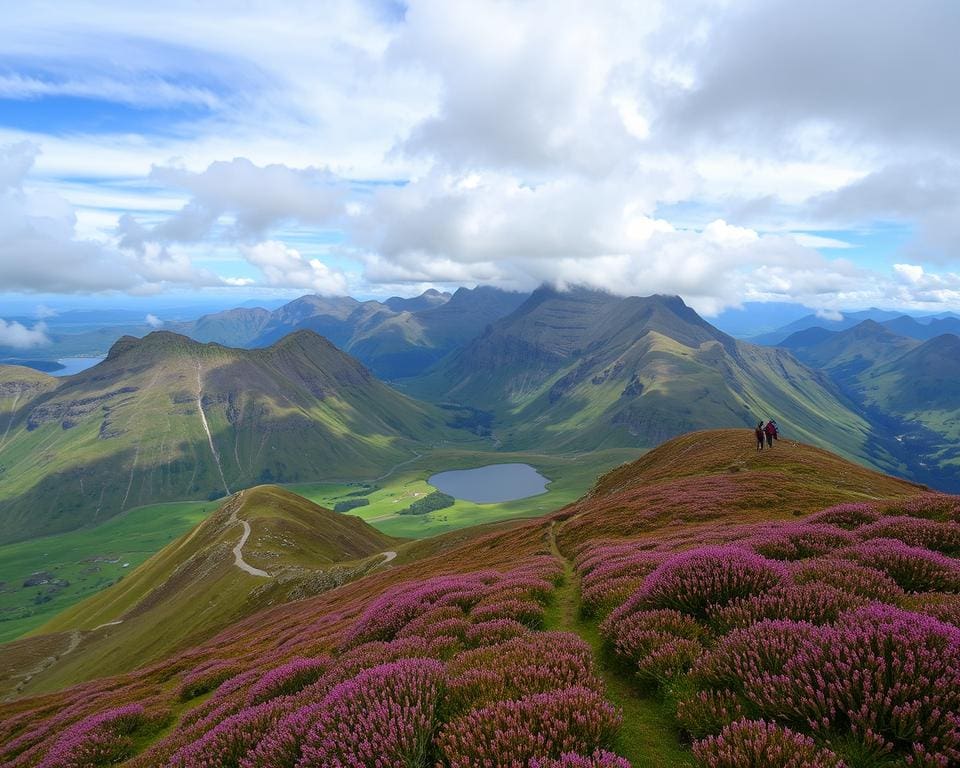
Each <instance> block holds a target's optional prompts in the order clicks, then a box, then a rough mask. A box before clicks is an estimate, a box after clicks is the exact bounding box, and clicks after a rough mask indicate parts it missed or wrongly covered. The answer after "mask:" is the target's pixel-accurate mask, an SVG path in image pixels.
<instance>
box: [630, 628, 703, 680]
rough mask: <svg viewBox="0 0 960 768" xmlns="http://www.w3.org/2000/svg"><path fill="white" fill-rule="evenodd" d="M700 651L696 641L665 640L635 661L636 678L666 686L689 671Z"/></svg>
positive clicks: (680, 638)
mask: <svg viewBox="0 0 960 768" xmlns="http://www.w3.org/2000/svg"><path fill="white" fill-rule="evenodd" d="M702 651H703V646H701V645H700V643H698V642H697V641H696V640H688V639H687V638H685V637H668V638H665V640H664V642H662V643H661V644H659V645H656V646H654V647H653V648H651V649H650V650H649V651H648V652H647V653H646V654H645V655H644V656H642V657H641V658H640V659H639V660H638V661H637V670H636V672H637V676H638V677H639V678H640V679H641V680H643V681H644V682H648V683H653V684H656V685H666V684H667V683H669V682H671V681H672V680H674V679H676V678H678V677H680V676H681V675H682V674H684V673H685V672H686V671H687V670H688V669H690V667H691V666H693V663H694V661H696V660H697V657H699V656H700V653H701V652H702Z"/></svg>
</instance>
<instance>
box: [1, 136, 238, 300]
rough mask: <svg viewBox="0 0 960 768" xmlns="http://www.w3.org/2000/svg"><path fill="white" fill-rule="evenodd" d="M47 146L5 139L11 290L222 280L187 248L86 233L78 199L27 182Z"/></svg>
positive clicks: (4, 221)
mask: <svg viewBox="0 0 960 768" xmlns="http://www.w3.org/2000/svg"><path fill="white" fill-rule="evenodd" d="M38 154H39V148H38V147H37V146H36V145H34V144H31V143H27V142H21V143H18V144H13V145H9V146H5V147H4V146H0V285H2V286H3V287H4V289H5V290H9V291H25V292H30V293H39V292H50V293H77V292H100V291H110V290H115V291H130V292H140V293H143V292H151V291H154V292H155V291H159V290H162V288H163V287H164V286H165V285H168V284H181V285H193V286H209V285H222V284H223V282H222V280H220V278H219V277H217V276H216V275H214V274H213V273H211V272H210V271H209V270H203V269H197V268H195V267H194V265H193V263H192V261H191V260H190V259H189V258H188V257H187V256H186V255H185V254H182V253H175V252H171V251H170V250H169V249H167V248H166V247H163V246H157V245H153V244H145V245H144V247H142V248H141V249H139V251H138V252H134V253H131V252H129V251H127V252H125V251H121V250H119V249H117V248H115V247H113V246H111V245H109V244H105V243H102V242H98V241H93V240H85V239H82V238H80V237H79V236H78V234H77V230H76V223H77V217H76V214H75V212H74V209H73V206H72V205H70V203H69V202H68V201H67V200H65V199H64V198H63V197H61V196H59V195H57V194H54V193H51V192H49V191H37V190H34V189H31V188H29V187H28V186H27V185H26V183H25V182H26V177H27V174H28V173H29V171H30V170H31V169H32V168H33V165H34V162H35V160H36V158H37V156H38Z"/></svg>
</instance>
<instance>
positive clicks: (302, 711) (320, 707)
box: [240, 701, 325, 768]
mask: <svg viewBox="0 0 960 768" xmlns="http://www.w3.org/2000/svg"><path fill="white" fill-rule="evenodd" d="M324 711H325V704H324V703H323V702H322V701H321V702H318V703H314V704H308V705H306V706H302V707H300V708H299V709H296V710H294V711H293V712H290V713H289V714H287V715H285V716H284V717H282V718H280V719H279V720H278V721H277V722H276V723H275V724H274V726H273V727H272V728H271V729H270V730H268V731H267V732H266V733H265V734H264V735H263V737H262V738H261V739H260V740H259V741H258V742H257V743H256V744H255V745H254V747H253V749H251V750H250V751H248V752H247V753H246V755H244V757H242V758H241V759H240V768H290V767H291V766H294V765H296V763H297V761H298V760H299V759H300V753H301V750H302V749H303V743H304V741H305V740H306V738H307V734H308V733H309V732H310V729H311V728H313V726H314V724H315V723H316V722H317V719H318V718H319V717H320V715H321V714H322V713H323V712H324Z"/></svg>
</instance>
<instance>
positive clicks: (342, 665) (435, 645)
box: [330, 637, 460, 683]
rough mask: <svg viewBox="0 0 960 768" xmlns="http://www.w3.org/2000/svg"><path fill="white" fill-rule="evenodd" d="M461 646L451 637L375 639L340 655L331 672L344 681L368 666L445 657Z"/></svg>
mask: <svg viewBox="0 0 960 768" xmlns="http://www.w3.org/2000/svg"><path fill="white" fill-rule="evenodd" d="M459 650H460V646H459V643H456V641H450V640H449V639H446V640H445V639H443V638H440V639H437V640H434V641H431V642H426V641H424V639H423V638H421V637H402V638H398V639H396V640H392V641H390V642H389V643H385V642H383V641H374V642H370V643H364V644H363V645H358V646H357V647H355V648H351V649H350V650H349V651H347V652H346V653H344V654H343V655H342V656H340V657H339V659H337V664H336V665H335V666H334V667H333V668H331V670H330V674H331V676H332V677H333V678H334V679H335V681H336V682H337V683H340V682H344V681H346V680H349V679H350V678H352V677H354V676H355V675H357V674H359V673H360V672H362V671H363V670H365V669H371V668H372V667H378V666H380V665H381V664H388V663H389V662H391V661H399V660H401V659H423V658H431V659H442V658H446V657H448V656H452V655H453V654H454V653H456V652H457V651H459Z"/></svg>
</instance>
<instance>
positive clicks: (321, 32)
mask: <svg viewBox="0 0 960 768" xmlns="http://www.w3.org/2000/svg"><path fill="white" fill-rule="evenodd" d="M96 5H97V6H98V13H96V14H92V13H91V12H90V9H91V8H92V7H93V6H90V5H84V3H83V2H82V1H81V2H80V3H71V4H70V7H69V8H65V9H64V10H63V13H62V14H57V15H56V17H55V18H53V19H50V20H48V21H46V22H45V24H44V25H38V24H36V22H35V17H33V16H31V15H30V13H29V12H26V11H22V12H13V11H12V12H11V13H10V14H9V17H10V18H8V19H5V22H6V23H7V25H8V28H9V31H10V34H8V35H7V36H5V38H4V42H3V43H2V44H0V47H2V48H3V51H2V52H3V53H4V54H5V55H8V56H10V57H13V58H12V59H11V60H12V61H16V60H17V59H16V57H17V56H26V55H29V56H31V57H33V58H31V61H33V60H34V59H36V60H37V62H38V63H37V65H36V67H35V68H34V69H29V68H26V67H24V68H23V69H24V71H22V72H18V71H17V68H16V66H15V65H14V66H12V67H10V68H8V71H7V72H6V73H5V74H3V75H0V95H2V94H7V95H8V96H10V97H12V98H44V97H48V96H56V95H80V96H83V95H90V96H91V97H92V98H102V99H104V100H106V101H109V102H111V103H113V104H122V105H131V104H133V105H136V106H152V107H159V108H171V109H177V108H180V107H182V108H183V109H184V111H190V110H201V111H204V113H205V117H204V118H203V119H202V120H199V121H194V122H191V121H190V120H184V121H180V120H179V118H180V117H181V115H180V114H179V113H178V114H177V115H176V117H177V118H178V119H177V120H171V121H170V122H169V123H168V122H165V123H164V125H165V127H166V126H173V127H172V128H171V129H170V130H164V131H153V132H151V131H149V130H147V131H144V133H143V134H139V135H138V134H137V133H136V129H133V130H131V132H130V133H129V134H125V135H104V136H79V135H70V136H68V137H64V136H61V135H58V136H49V137H47V138H46V139H45V145H44V148H45V150H47V151H48V152H49V154H47V155H45V158H46V160H47V163H46V169H45V172H46V173H47V174H48V179H47V181H48V182H49V185H48V186H47V187H46V189H47V190H50V189H56V188H57V184H58V182H57V181H56V180H55V179H53V180H51V179H52V177H53V176H56V175H57V174H59V175H60V176H61V177H67V176H69V177H71V178H73V179H76V178H83V177H91V176H93V177H96V176H98V175H99V176H102V177H104V178H106V177H109V178H108V179H107V180H106V182H104V184H105V185H106V186H107V187H108V189H109V192H104V191H103V188H102V185H101V187H98V189H97V192H96V193H91V188H90V185H87V184H85V183H82V182H76V183H75V182H69V183H68V182H63V185H64V186H65V187H66V188H67V189H69V191H70V195H71V199H74V200H85V201H86V202H85V203H83V204H85V205H87V206H88V209H87V210H86V212H85V215H86V216H87V218H85V219H81V224H84V226H82V227H80V229H79V231H80V232H84V233H86V232H90V231H93V230H94V228H93V227H90V228H88V227H87V224H88V223H89V222H90V221H91V220H92V218H91V217H93V216H98V217H104V218H99V219H97V221H98V222H102V221H104V220H109V221H110V223H109V224H101V223H98V224H97V228H99V230H100V232H102V233H104V234H105V236H104V237H103V238H102V242H91V241H87V240H85V239H83V238H82V237H80V236H79V235H78V227H77V225H76V221H75V214H74V209H73V207H72V206H70V205H68V204H67V203H66V202H65V200H64V195H63V194H60V195H52V194H50V192H49V191H47V192H46V193H44V194H41V193H40V192H39V191H37V189H33V190H24V189H23V185H22V180H23V179H24V178H25V175H26V174H27V173H28V172H29V170H30V168H31V167H32V166H33V162H34V157H35V154H36V152H35V148H33V149H31V148H29V147H28V148H27V149H26V150H21V151H19V152H12V151H11V152H0V195H2V197H0V260H2V261H0V283H2V284H3V285H4V286H6V285H8V284H9V285H11V286H12V287H13V289H14V290H18V289H19V290H42V289H49V290H62V291H71V290H103V289H104V288H108V289H110V288H112V289H117V290H126V291H135V292H146V291H151V290H152V291H157V290H163V289H164V287H165V286H169V285H191V286H208V285H217V286H247V285H251V284H252V283H253V282H254V281H253V279H252V278H250V277H248V276H246V275H247V271H246V270H247V264H246V263H239V262H240V259H243V261H245V262H247V263H249V264H252V265H253V266H254V267H256V268H257V269H258V271H259V273H260V275H259V276H258V279H257V281H256V282H257V283H258V284H263V285H266V286H274V287H291V288H293V287H296V288H302V289H307V290H321V291H324V292H332V293H342V292H344V291H345V290H346V289H347V287H348V285H347V280H346V277H345V275H344V273H343V272H342V271H341V270H339V269H335V268H331V267H330V266H328V265H326V264H324V262H323V261H322V260H318V259H312V258H311V257H310V256H309V254H311V253H313V252H314V247H315V246H314V245H313V244H309V245H303V246H300V245H298V247H299V248H300V251H297V250H293V249H292V248H289V247H288V246H287V245H285V244H284V242H294V239H293V238H295V242H296V243H298V244H300V243H311V239H312V240H313V243H317V244H319V243H320V242H322V243H323V244H324V245H323V248H330V247H331V246H330V243H331V242H334V243H336V245H335V246H333V247H334V248H335V249H336V250H335V253H336V255H337V257H338V258H339V259H344V258H350V257H352V258H354V259H356V261H357V262H358V263H359V265H360V266H361V267H362V269H363V276H364V278H365V281H366V282H365V283H364V284H363V285H362V286H359V287H361V289H362V290H364V291H373V292H376V291H377V290H378V288H379V287H380V286H385V285H390V286H396V285H398V284H407V285H411V286H413V285H416V286H419V285H421V284H423V283H432V282H442V283H448V284H449V283H454V284H456V283H478V282H481V283H495V284H498V285H501V286H505V287H516V288H529V287H533V286H534V285H536V284H538V283H540V282H542V281H544V280H546V281H549V282H553V283H555V284H557V285H567V284H573V283H577V284H583V283H585V284H588V285H593V286H595V287H599V288H604V289H610V290H614V291H617V292H621V293H622V292H630V293H650V292H653V291H661V292H670V293H681V294H682V295H684V297H685V298H687V299H689V300H690V301H691V303H693V304H694V305H695V306H696V307H698V308H699V309H701V310H703V311H710V310H716V309H717V308H721V307H723V306H728V305H731V304H737V303H739V302H741V301H743V300H750V299H752V300H776V301H781V300H802V301H804V302H805V303H807V304H809V305H810V306H812V307H818V308H821V309H822V310H823V311H826V312H832V311H835V310H836V309H837V308H838V307H843V306H844V302H846V305H847V306H851V307H852V306H861V305H864V304H868V303H880V304H886V305H894V304H895V302H902V304H901V306H909V305H910V304H909V302H920V303H924V302H927V301H928V300H933V298H934V297H936V296H940V297H942V298H943V299H944V300H948V299H950V297H951V296H953V295H954V294H952V293H951V291H952V290H953V289H952V287H951V286H952V283H951V280H952V277H951V273H950V272H949V268H948V267H947V266H946V265H947V264H948V263H949V261H950V259H955V254H956V253H957V252H958V249H960V225H958V224H957V222H958V221H960V215H958V213H960V182H958V179H960V141H958V135H960V134H957V132H956V130H955V126H956V125H957V123H958V119H957V118H958V116H960V111H958V110H960V103H958V102H956V100H955V99H951V98H950V97H949V94H951V93H952V90H953V79H954V77H955V76H954V73H955V72H956V71H957V70H958V67H960V61H958V51H960V49H958V48H957V46H955V45H954V43H953V41H954V40H955V38H956V36H957V32H958V31H960V30H958V29H957V25H958V21H960V14H957V13H956V11H955V9H954V8H953V4H952V3H950V2H948V0H919V1H918V2H917V3H914V4H910V5H905V4H902V3H899V4H898V3H895V2H893V0H880V2H877V3H874V4H872V5H871V8H870V12H869V13H864V12H863V9H862V7H861V4H856V3H853V2H848V1H847V0H842V1H841V2H828V0H813V2H812V3H806V4H803V3H800V4H798V3H791V2H789V1H788V0H771V1H770V2H766V1H764V2H761V1H760V0H745V2H741V3H735V4H729V3H726V2H721V3H717V2H715V0H683V1H682V2H677V3H664V2H662V0H649V1H648V2H644V3H636V2H629V1H628V0H611V1H610V2H603V3H594V4H585V3H580V2H575V0H559V2H548V0H525V1H524V2H509V1H504V2H499V1H498V2H484V1H482V0H464V2H458V3H449V2H442V1H441V0H410V2H407V3H405V4H404V5H403V9H402V13H400V12H392V11H391V9H390V8H387V7H386V6H384V5H383V4H379V3H366V2H354V1H352V0H334V1H333V2H330V3H324V4H323V7H322V8H317V9H310V8H301V9H298V13H297V14H296V15H295V16H296V17H295V18H294V14H288V13H283V12H278V11H277V8H276V6H275V5H271V4H269V3H260V2H253V3H249V4H246V5H245V7H244V10H243V12H237V13H231V14H228V15H226V16H225V15H224V14H223V13H222V12H221V10H222V9H220V8H218V6H217V4H210V5H204V6H197V5H196V4H183V5H177V4H176V0H175V11H173V12H168V11H166V10H165V12H164V13H157V12H144V11H142V10H141V9H138V8H136V7H134V6H131V5H129V4H120V3H118V4H116V5H115V6H113V7H112V9H111V12H110V13H106V12H103V10H102V7H101V6H102V3H97V4H96ZM394 10H396V9H394ZM94 15H95V16H96V19H97V21H96V22H95V23H92V22H89V21H88V19H87V17H91V18H92V17H93V16H94ZM180 17H182V19H181V18H180ZM171 19H177V23H173V22H172V21H170V20H171ZM183 19H186V20H188V21H189V23H183ZM268 23H269V34H266V33H264V29H265V28H266V25H267V24H268ZM48 28H49V30H50V31H49V32H43V33H42V34H41V32H38V30H41V31H42V30H44V29H48ZM107 42H108V43H109V44H107ZM137 47H138V48H139V49H141V50H142V56H140V57H139V58H136V60H133V58H132V57H131V61H132V63H131V65H130V67H129V68H126V69H124V68H118V67H116V65H115V64H114V63H113V61H114V60H125V59H126V58H127V57H126V56H125V55H124V54H126V53H128V52H129V51H131V50H133V49H134V48H137ZM118 51H119V53H117V52H118ZM105 52H109V53H105ZM138 89H142V91H143V93H142V95H140V96H138V94H137V91H138ZM3 135H6V134H3ZM894 151H895V152H896V154H893V152H894ZM891 157H896V158H898V160H897V162H896V163H891V162H890V160H889V158H891ZM169 158H176V159H175V160H170V159H169ZM229 158H234V159H232V160H231V159H229ZM149 169H152V170H149ZM328 169H329V170H328ZM107 197H110V200H109V205H107V204H105V202H104V200H105V199H106V198H107ZM94 198H95V199H94ZM113 211H125V212H126V215H122V216H119V217H117V215H116V214H113V213H112V212H113ZM111 217H112V219H111ZM116 218H119V221H117V222H116V228H115V229H112V227H113V224H114V220H115V219H116ZM888 221H893V222H895V223H897V224H898V225H899V226H900V227H901V228H902V230H904V231H910V232H915V236H914V237H913V238H912V242H909V243H908V244H907V245H906V246H905V247H903V248H902V249H901V251H900V252H899V253H898V254H897V255H896V257H895V259H894V260H896V261H898V262H900V263H902V264H907V265H910V266H911V268H912V267H917V268H919V269H921V270H923V271H922V272H921V273H920V274H919V275H918V274H917V273H916V271H915V270H914V271H913V272H911V271H910V270H907V271H902V270H899V268H897V269H894V268H893V267H887V266H879V265H880V261H879V259H878V258H877V255H876V253H875V252H874V253H870V252H869V251H870V246H869V242H870V238H869V237H863V238H857V239H854V238H853V237H851V238H850V241H849V242H848V240H847V239H846V238H845V236H844V231H845V230H857V231H858V232H866V234H867V235H869V234H870V229H871V228H872V227H874V226H875V225H876V224H877V222H888ZM114 242H115V243H116V245H113V243H114ZM854 242H855V243H861V242H862V243H866V245H862V246H858V247H856V248H853V247H849V246H850V245H851V244H852V243H854ZM11 243H12V244H11ZM319 247H320V246H319V245H317V246H316V249H317V250H319ZM228 251H229V253H230V254H231V256H225V255H224V254H225V253H227V252H228ZM324 252H326V251H324ZM821 252H822V253H821ZM15 253H16V254H25V255H26V256H27V258H26V259H22V258H19V259H16V260H15V259H14V258H13V255H14V254H15ZM237 253H238V254H239V257H233V256H232V254H237ZM201 254H203V255H201ZM840 257H843V258H840ZM201 258H202V259H203V261H204V263H205V264H209V263H211V262H213V261H219V262H221V263H222V262H224V261H226V262H229V261H230V259H231V258H233V262H234V263H232V264H230V265H229V266H226V267H224V268H223V269H222V270H220V269H219V268H218V271H223V272H225V273H226V274H227V275H228V276H226V277H221V276H219V275H217V274H213V273H212V272H211V271H209V270H204V269H199V268H198V266H197V264H196V263H194V262H195V261H197V262H199V261H200V259H201ZM869 259H872V261H869ZM75 263H83V264H84V265H85V266H84V269H83V270H77V269H71V268H70V265H72V264H75ZM338 263H340V262H338ZM348 269H349V270H350V274H351V279H352V276H353V274H354V272H353V268H352V267H349V268H348ZM231 275H236V276H231ZM241 275H242V276H241ZM911 275H912V276H913V277H914V278H916V279H913V280H911V279H910V277H911ZM261 276H262V277H261ZM353 287H358V286H353ZM950 300H952V299H950ZM924 306H926V304H925V303H924ZM957 306H960V305H957Z"/></svg>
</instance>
